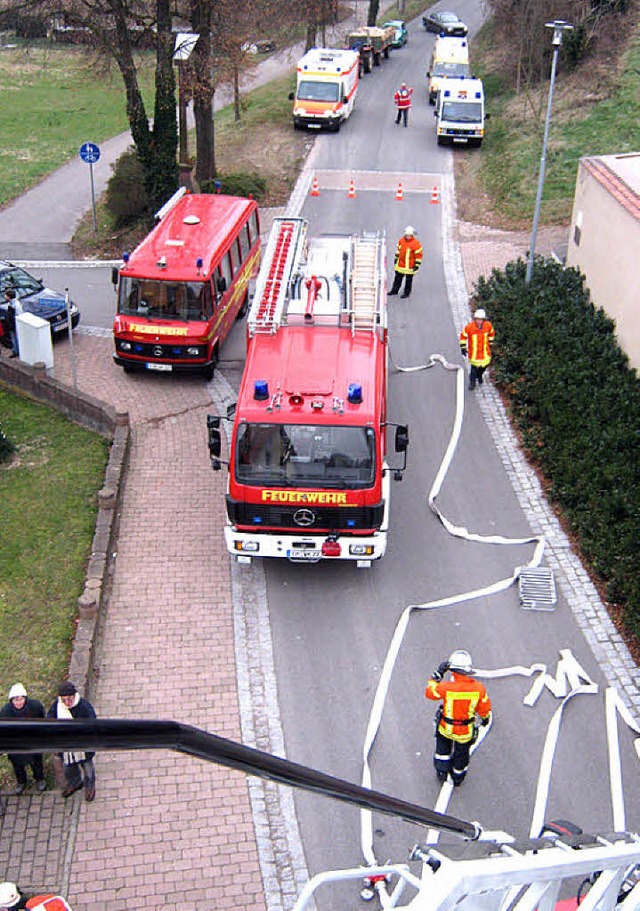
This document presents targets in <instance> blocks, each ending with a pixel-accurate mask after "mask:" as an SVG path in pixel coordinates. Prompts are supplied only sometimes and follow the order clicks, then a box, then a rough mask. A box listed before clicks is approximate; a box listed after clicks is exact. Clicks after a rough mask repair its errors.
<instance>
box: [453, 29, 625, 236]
mask: <svg viewBox="0 0 640 911" xmlns="http://www.w3.org/2000/svg"><path fill="white" fill-rule="evenodd" d="M627 22H628V26H629V30H630V31H629V34H628V41H627V43H626V47H625V48H624V50H623V52H622V53H619V54H617V55H616V54H614V52H613V50H612V49H611V48H609V49H608V53H605V52H604V50H603V51H601V52H600V54H596V55H595V56H594V57H593V58H588V59H587V60H586V61H585V63H584V65H583V66H582V67H581V68H580V69H578V70H576V71H575V72H573V73H567V72H566V71H563V70H562V68H559V70H558V75H557V77H556V82H555V87H554V95H553V107H552V114H551V124H550V130H549V141H548V146H547V156H546V166H545V183H544V192H543V195H542V206H541V222H542V223H543V224H567V223H568V222H569V221H570V219H571V210H572V206H573V198H574V194H575V184H576V177H577V173H578V161H579V159H580V158H582V157H585V156H590V155H605V154H616V155H618V154H624V153H628V152H634V151H637V150H638V148H640V26H639V25H638V23H637V22H636V21H635V19H633V16H632V14H631V13H630V14H629V15H628V16H627ZM496 44H497V42H495V41H494V40H493V37H492V26H491V23H489V24H487V25H486V26H485V27H484V28H483V30H482V32H481V34H480V36H479V37H478V38H477V39H476V43H475V44H474V47H473V48H472V59H473V68H474V71H476V72H477V75H479V76H480V77H481V78H482V79H483V81H484V85H485V97H486V99H487V110H488V111H489V112H490V114H491V118H490V119H489V121H488V122H487V128H486V137H485V141H484V143H483V146H482V149H481V150H479V151H478V152H477V153H473V152H472V153H469V151H468V150H465V149H463V150H458V151H457V152H455V153H454V154H455V159H454V160H455V167H456V183H457V198H458V203H459V210H458V214H459V216H460V217H461V218H463V219H465V220H466V221H472V222H477V223H480V224H489V225H494V226H496V227H502V228H507V229H510V228H511V229H516V228H522V227H523V226H526V227H528V226H529V225H530V224H531V219H532V217H533V211H534V207H535V199H536V191H537V186H538V174H539V169H540V156H541V154H542V142H543V134H544V121H545V116H546V110H547V100H548V94H549V79H548V78H547V79H546V80H545V81H544V82H543V83H542V84H541V85H539V86H536V87H535V88H534V89H532V90H531V91H530V92H529V93H528V94H525V93H524V92H522V93H520V95H518V96H516V95H515V93H514V92H513V91H512V90H511V89H510V88H509V86H507V85H506V83H505V81H504V79H503V78H502V75H501V59H500V56H499V53H496V50H495V48H496Z"/></svg>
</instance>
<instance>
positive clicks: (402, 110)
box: [393, 82, 413, 126]
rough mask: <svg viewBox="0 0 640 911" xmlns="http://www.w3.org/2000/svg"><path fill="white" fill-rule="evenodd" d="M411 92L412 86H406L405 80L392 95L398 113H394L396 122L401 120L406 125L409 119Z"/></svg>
mask: <svg viewBox="0 0 640 911" xmlns="http://www.w3.org/2000/svg"><path fill="white" fill-rule="evenodd" d="M412 94H413V88H412V87H411V86H407V83H406V82H403V83H402V85H401V86H400V88H399V89H398V91H397V92H396V93H395V95H394V96H393V100H394V101H395V103H396V107H397V109H398V113H397V114H396V123H397V124H399V123H400V120H403V122H404V125H405V126H408V120H409V108H410V107H411V96H412Z"/></svg>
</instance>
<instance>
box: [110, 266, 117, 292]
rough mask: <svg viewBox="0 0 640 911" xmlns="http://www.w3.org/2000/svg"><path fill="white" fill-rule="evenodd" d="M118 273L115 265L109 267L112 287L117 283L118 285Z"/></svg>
mask: <svg viewBox="0 0 640 911" xmlns="http://www.w3.org/2000/svg"><path fill="white" fill-rule="evenodd" d="M118 275H119V273H118V270H117V268H116V267H115V266H112V267H111V284H112V285H113V287H114V288H115V287H117V285H118Z"/></svg>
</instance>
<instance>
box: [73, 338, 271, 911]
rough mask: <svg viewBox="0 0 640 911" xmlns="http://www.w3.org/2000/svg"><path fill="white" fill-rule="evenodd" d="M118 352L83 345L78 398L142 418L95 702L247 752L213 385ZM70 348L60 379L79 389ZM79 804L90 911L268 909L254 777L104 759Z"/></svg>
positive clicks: (141, 757) (154, 756)
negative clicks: (213, 448)
mask: <svg viewBox="0 0 640 911" xmlns="http://www.w3.org/2000/svg"><path fill="white" fill-rule="evenodd" d="M111 348H112V341H111V339H110V338H109V339H105V338H94V337H89V336H84V335H78V336H77V344H76V354H77V363H78V385H79V387H80V388H81V389H83V390H85V391H87V392H90V393H92V394H93V395H99V396H100V397H101V398H102V399H104V400H106V401H107V402H109V403H110V404H113V405H114V406H115V407H116V408H118V409H120V410H127V411H129V414H130V420H131V428H132V446H131V457H130V466H129V471H128V476H127V483H126V488H125V495H124V498H123V502H122V512H121V516H120V534H119V543H118V553H117V558H116V561H115V572H114V576H113V588H112V592H111V595H110V598H109V602H108V605H107V610H106V614H105V616H104V617H103V618H102V622H101V633H100V637H99V651H98V657H97V661H96V668H95V670H96V682H95V685H94V693H93V700H94V703H95V706H96V710H97V712H98V715H99V716H100V715H101V716H103V717H129V718H166V719H174V720H180V721H184V722H186V723H189V724H193V725H197V726H199V727H202V728H205V729H207V730H209V731H212V732H215V733H217V734H220V735H221V736H223V737H229V738H233V739H235V740H239V739H240V723H239V712H238V698H237V691H236V668H235V659H234V637H233V618H232V607H231V597H230V578H229V561H228V557H227V553H226V550H225V547H224V539H223V535H222V526H223V524H224V483H225V476H224V473H223V472H220V473H219V474H214V473H213V472H212V471H211V467H210V463H209V454H208V448H207V434H206V419H205V418H206V413H207V410H208V409H210V407H211V400H210V397H209V395H208V393H207V387H206V385H205V384H204V383H203V381H202V379H200V378H192V379H191V378H185V377H182V378H179V379H177V378H176V377H169V378H166V377H163V376H160V377H158V376H146V375H144V374H132V375H130V376H129V375H125V374H124V373H123V371H121V370H119V369H118V368H116V367H115V366H114V365H113V362H112V360H111ZM67 350H68V349H67V348H63V347H62V346H60V347H59V348H57V349H56V376H57V377H58V379H60V380H62V381H67V382H71V376H70V365H69V363H68V358H67V357H66V355H67ZM97 776H98V782H97V799H96V801H95V803H93V804H91V805H86V804H84V803H83V802H82V801H81V799H80V798H79V797H78V798H75V797H74V798H73V800H76V801H77V803H78V804H79V812H78V822H77V831H76V833H75V846H74V850H73V857H72V860H71V863H70V868H69V879H68V894H69V900H70V902H71V905H72V907H73V908H74V909H75V911H83V909H87V911H88V909H92V911H103V909H104V911H106V909H107V908H109V909H110V911H113V908H114V907H117V908H118V909H122V911H128V909H131V911H133V909H139V908H140V906H141V904H144V905H146V906H151V907H153V906H157V907H162V908H163V909H166V911H173V909H176V911H177V909H178V908H179V909H180V911H197V909H198V911H204V909H208V908H216V909H226V908H229V909H231V908H239V907H240V908H255V909H261V908H264V900H263V889H262V883H261V877H260V871H259V868H258V862H257V852H256V846H255V834H254V829H253V822H252V817H251V810H250V805H249V798H248V789H247V782H246V779H245V776H244V775H243V774H241V773H239V772H232V771H229V770H226V769H222V768H221V767H219V766H215V765H211V764H207V763H203V762H202V761H199V760H196V759H191V758H188V757H184V756H178V755H177V754H173V753H170V754H169V753H166V752H164V751H162V752H161V751H158V752H156V751H152V752H144V753H117V754H108V753H101V754H100V755H99V756H98V758H97Z"/></svg>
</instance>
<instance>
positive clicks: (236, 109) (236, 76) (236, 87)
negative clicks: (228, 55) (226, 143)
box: [233, 66, 241, 123]
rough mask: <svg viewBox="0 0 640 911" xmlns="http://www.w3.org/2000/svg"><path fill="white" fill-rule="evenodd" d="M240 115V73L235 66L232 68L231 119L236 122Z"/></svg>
mask: <svg viewBox="0 0 640 911" xmlns="http://www.w3.org/2000/svg"><path fill="white" fill-rule="evenodd" d="M240 117H241V111H240V73H239V70H238V67H237V66H234V68H233V119H234V120H235V122H236V123H238V122H239V120H240Z"/></svg>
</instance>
